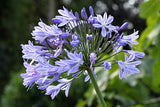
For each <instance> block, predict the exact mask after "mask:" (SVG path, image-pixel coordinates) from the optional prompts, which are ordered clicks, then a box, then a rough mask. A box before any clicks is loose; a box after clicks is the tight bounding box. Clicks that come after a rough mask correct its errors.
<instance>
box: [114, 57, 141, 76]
mask: <svg viewBox="0 0 160 107" xmlns="http://www.w3.org/2000/svg"><path fill="white" fill-rule="evenodd" d="M117 63H118V65H119V67H120V73H119V77H120V79H122V78H125V77H126V75H127V74H135V73H139V72H140V71H139V69H138V68H136V65H139V64H141V61H134V55H130V56H129V57H127V56H126V55H125V61H124V62H123V61H121V60H120V61H117Z"/></svg>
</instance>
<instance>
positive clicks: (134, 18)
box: [0, 0, 160, 107]
mask: <svg viewBox="0 0 160 107" xmlns="http://www.w3.org/2000/svg"><path fill="white" fill-rule="evenodd" d="M90 5H91V6H93V8H94V11H95V13H97V14H102V13H103V12H105V11H107V13H108V14H111V15H113V16H114V22H113V25H121V24H123V23H124V22H126V21H128V22H129V26H128V28H127V31H126V33H132V32H133V29H135V30H139V34H140V38H139V39H138V41H139V45H138V46H136V48H137V50H138V51H143V52H145V54H146V56H145V57H144V59H143V60H142V64H141V65H140V66H139V69H140V70H141V73H139V74H136V75H133V76H130V77H128V78H127V79H123V80H120V79H119V76H118V73H119V70H118V66H113V67H112V69H111V71H109V72H108V71H105V70H104V69H103V68H97V69H96V70H97V75H98V78H97V81H98V84H99V86H100V88H101V91H102V92H103V96H104V99H105V101H106V103H107V106H108V107H160V0H1V1H0V107H100V104H99V102H98V100H97V98H96V94H95V91H94V90H93V87H92V85H91V84H90V83H84V77H81V78H78V79H77V80H76V81H74V82H73V84H72V86H71V88H70V91H69V97H68V98H66V97H65V94H64V92H61V93H60V94H59V95H58V96H56V98H55V99H54V100H51V98H50V96H45V95H44V93H45V92H42V91H40V90H37V89H36V86H34V87H33V88H32V89H31V90H29V91H27V89H26V88H25V87H24V86H23V85H22V82H23V79H22V78H21V77H20V73H22V72H25V69H24V67H23V60H22V57H21V56H22V52H21V51H22V49H21V46H20V45H21V44H26V43H27V41H28V40H29V39H30V40H32V37H31V34H30V33H31V32H32V30H33V29H34V26H36V25H37V23H38V22H39V20H40V19H42V20H43V21H44V22H45V23H47V24H52V22H51V19H52V18H53V17H54V16H55V15H57V14H58V13H57V10H58V9H60V8H62V7H63V6H65V7H66V8H68V9H69V10H71V9H72V11H73V12H75V11H78V12H79V13H80V11H81V9H82V8H83V7H85V8H86V10H87V12H88V7H89V6H90Z"/></svg>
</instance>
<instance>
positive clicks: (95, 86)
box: [87, 69, 107, 107]
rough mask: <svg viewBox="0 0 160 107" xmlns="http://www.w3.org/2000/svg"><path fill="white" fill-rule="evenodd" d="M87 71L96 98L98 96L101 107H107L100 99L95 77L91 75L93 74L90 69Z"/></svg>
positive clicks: (100, 95) (100, 94)
mask: <svg viewBox="0 0 160 107" xmlns="http://www.w3.org/2000/svg"><path fill="white" fill-rule="evenodd" d="M87 71H88V74H89V76H90V79H91V81H92V83H93V86H94V89H95V90H96V93H97V96H98V98H99V100H100V103H101V106H102V107H107V106H106V103H105V101H104V99H103V97H102V93H101V91H100V89H99V87H98V85H97V82H96V79H95V77H94V75H93V72H92V71H91V69H87Z"/></svg>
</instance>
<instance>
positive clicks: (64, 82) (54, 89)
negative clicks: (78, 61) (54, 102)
mask: <svg viewBox="0 0 160 107" xmlns="http://www.w3.org/2000/svg"><path fill="white" fill-rule="evenodd" d="M58 82H60V83H59V84H58V85H57V86H54V85H50V86H49V87H47V89H46V95H51V97H52V99H54V98H55V96H57V94H58V93H59V92H60V90H65V95H66V97H68V92H69V88H70V86H71V83H72V80H68V79H60V80H58Z"/></svg>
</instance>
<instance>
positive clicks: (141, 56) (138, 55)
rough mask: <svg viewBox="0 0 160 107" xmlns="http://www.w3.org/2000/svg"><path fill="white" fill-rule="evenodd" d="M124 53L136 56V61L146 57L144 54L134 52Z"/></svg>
mask: <svg viewBox="0 0 160 107" xmlns="http://www.w3.org/2000/svg"><path fill="white" fill-rule="evenodd" d="M123 52H126V53H128V54H130V55H134V56H135V59H136V60H138V58H143V57H144V56H145V54H144V53H143V52H138V51H134V50H123Z"/></svg>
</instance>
